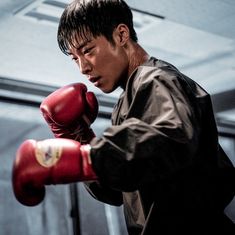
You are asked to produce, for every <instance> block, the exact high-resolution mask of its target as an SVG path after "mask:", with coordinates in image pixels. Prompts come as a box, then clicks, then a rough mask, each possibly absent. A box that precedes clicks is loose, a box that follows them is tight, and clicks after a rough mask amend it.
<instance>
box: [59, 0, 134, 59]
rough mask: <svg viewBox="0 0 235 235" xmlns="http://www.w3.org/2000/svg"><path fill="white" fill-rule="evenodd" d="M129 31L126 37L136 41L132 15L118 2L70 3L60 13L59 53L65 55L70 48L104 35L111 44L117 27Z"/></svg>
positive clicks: (81, 0) (80, 0) (83, 0)
mask: <svg viewBox="0 0 235 235" xmlns="http://www.w3.org/2000/svg"><path fill="white" fill-rule="evenodd" d="M121 23H123V24H125V25H127V27H128V28H129V31H130V38H131V39H132V40H133V41H134V42H137V40H138V39H137V35H136V32H135V30H134V27H133V16H132V12H131V9H130V8H129V6H128V5H127V4H126V3H125V2H124V1H122V0H74V1H73V2H72V3H70V4H69V5H68V6H67V7H66V8H65V10H64V12H63V13H62V16H61V18H60V22H59V27H58V31H57V41H58V45H59V47H60V49H61V51H62V52H63V53H64V54H66V55H68V50H69V48H71V47H76V45H79V41H80V40H81V39H83V40H89V39H90V38H91V37H94V38H95V37H97V36H104V37H105V38H106V39H107V40H108V41H109V42H111V43H114V41H113V36H112V35H113V31H114V29H115V28H116V27H117V26H118V25H119V24H121Z"/></svg>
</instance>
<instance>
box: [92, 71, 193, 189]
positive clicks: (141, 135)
mask: <svg viewBox="0 0 235 235" xmlns="http://www.w3.org/2000/svg"><path fill="white" fill-rule="evenodd" d="M166 76H167V75H164V74H154V73H153V74H151V76H150V75H149V74H148V76H145V75H143V76H142V77H141V76H140V80H139V81H135V82H136V83H132V84H128V86H129V89H127V91H126V93H127V94H126V96H125V98H124V100H123V102H122V110H120V109H119V111H118V112H120V113H119V114H118V115H119V116H121V118H122V119H123V120H124V121H123V122H122V123H120V124H118V125H113V126H111V127H109V128H108V129H106V130H105V132H104V133H103V136H102V137H101V138H96V139H94V140H93V141H92V142H91V146H92V149H91V159H92V163H93V166H94V169H95V171H96V173H97V175H98V176H99V178H100V180H101V182H102V183H103V184H105V185H108V186H109V187H111V188H113V189H115V190H119V191H133V190H136V189H138V188H139V187H141V186H142V185H143V184H151V183H153V182H156V181H159V180H162V179H166V178H168V177H172V176H173V175H174V174H176V173H177V172H178V171H181V170H182V169H184V168H186V167H188V166H190V165H191V164H192V162H193V160H194V156H195V153H196V150H197V142H198V141H197V132H198V130H197V128H196V127H197V123H196V119H195V118H194V111H193V109H192V107H191V106H190V104H189V100H188V98H187V96H186V95H185V93H184V91H183V90H182V87H181V86H180V83H179V82H178V80H177V77H174V76H172V77H166Z"/></svg>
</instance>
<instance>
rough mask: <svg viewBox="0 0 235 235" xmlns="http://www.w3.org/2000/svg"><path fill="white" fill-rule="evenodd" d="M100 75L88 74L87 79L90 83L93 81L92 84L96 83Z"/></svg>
mask: <svg viewBox="0 0 235 235" xmlns="http://www.w3.org/2000/svg"><path fill="white" fill-rule="evenodd" d="M100 78H101V77H100V76H97V77H96V76H89V77H88V80H89V81H90V82H92V83H94V85H96V84H97V81H98V80H99V79H100Z"/></svg>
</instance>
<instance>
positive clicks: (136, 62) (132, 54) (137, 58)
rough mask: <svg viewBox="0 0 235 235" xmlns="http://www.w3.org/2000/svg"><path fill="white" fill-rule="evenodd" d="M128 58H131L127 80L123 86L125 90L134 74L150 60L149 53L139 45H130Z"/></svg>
mask: <svg viewBox="0 0 235 235" xmlns="http://www.w3.org/2000/svg"><path fill="white" fill-rule="evenodd" d="M127 56H128V58H129V66H128V71H127V79H126V81H125V82H124V83H123V84H122V88H123V89H124V88H125V86H126V82H127V80H128V78H129V77H130V75H131V74H132V72H133V71H134V70H135V69H136V68H137V67H138V66H140V65H142V64H143V63H145V62H146V61H147V60H148V59H149V55H148V53H147V52H146V51H145V50H144V49H143V48H142V47H141V46H140V45H139V44H138V43H131V44H130V45H128V50H127Z"/></svg>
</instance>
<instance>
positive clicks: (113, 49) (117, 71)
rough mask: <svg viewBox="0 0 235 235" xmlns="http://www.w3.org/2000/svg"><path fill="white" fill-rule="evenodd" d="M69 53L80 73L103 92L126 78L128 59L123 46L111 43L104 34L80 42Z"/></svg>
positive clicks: (113, 87)
mask: <svg viewBox="0 0 235 235" xmlns="http://www.w3.org/2000/svg"><path fill="white" fill-rule="evenodd" d="M69 54H70V55H71V57H72V59H73V60H75V62H76V63H77V64H78V66H79V68H80V71H81V73H83V74H84V75H87V77H88V80H89V81H90V82H92V83H93V84H94V85H95V86H96V87H98V88H99V89H101V90H102V91H103V92H105V93H109V92H112V91H113V90H114V89H116V88H117V87H118V86H120V85H122V83H125V81H126V80H127V76H128V75H127V73H128V72H127V71H128V59H127V55H126V53H125V52H124V49H123V47H122V46H121V45H119V44H118V43H115V45H113V44H112V43H110V42H109V41H108V40H107V39H106V38H105V37H104V36H98V37H96V38H94V37H92V38H91V39H90V40H87V41H82V42H80V44H79V46H77V47H73V48H71V49H70V51H69Z"/></svg>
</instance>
